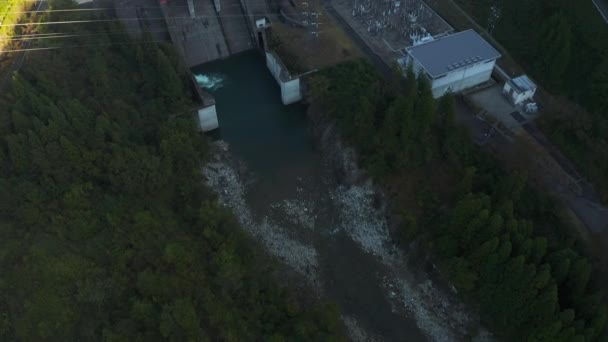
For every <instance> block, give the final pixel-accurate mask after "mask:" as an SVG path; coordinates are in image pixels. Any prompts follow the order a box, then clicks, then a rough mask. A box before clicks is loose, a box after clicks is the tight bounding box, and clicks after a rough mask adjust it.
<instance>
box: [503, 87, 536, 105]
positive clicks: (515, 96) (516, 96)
mask: <svg viewBox="0 0 608 342" xmlns="http://www.w3.org/2000/svg"><path fill="white" fill-rule="evenodd" d="M511 90H513V91H512V93H509V92H511ZM502 92H503V94H505V96H507V98H508V99H509V101H511V103H513V104H515V105H518V104H520V103H522V102H524V101H526V100H529V99H531V98H533V97H534V93H536V89H531V90H526V91H524V92H521V93H520V92H518V91H517V90H516V89H515V88H513V87H511V85H510V84H509V83H508V82H507V83H505V85H504V87H503V88H502Z"/></svg>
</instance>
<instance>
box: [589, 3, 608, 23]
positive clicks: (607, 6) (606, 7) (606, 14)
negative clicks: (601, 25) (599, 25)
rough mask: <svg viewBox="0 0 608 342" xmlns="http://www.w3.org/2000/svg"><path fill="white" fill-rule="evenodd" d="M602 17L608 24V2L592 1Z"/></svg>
mask: <svg viewBox="0 0 608 342" xmlns="http://www.w3.org/2000/svg"><path fill="white" fill-rule="evenodd" d="M592 1H593V4H594V5H595V7H596V8H597V10H598V11H599V12H600V15H601V16H602V17H603V18H604V20H606V22H607V23H608V0H592Z"/></svg>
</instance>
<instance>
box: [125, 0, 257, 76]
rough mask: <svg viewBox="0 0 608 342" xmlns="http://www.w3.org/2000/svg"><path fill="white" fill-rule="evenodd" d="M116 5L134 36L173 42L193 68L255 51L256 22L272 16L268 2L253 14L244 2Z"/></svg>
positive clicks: (172, 0) (169, 0)
mask: <svg viewBox="0 0 608 342" xmlns="http://www.w3.org/2000/svg"><path fill="white" fill-rule="evenodd" d="M114 4H115V8H116V12H117V14H118V17H119V18H121V19H125V20H124V21H123V22H124V23H125V24H126V26H127V29H128V30H129V33H130V34H132V35H133V36H141V35H142V34H143V33H144V32H147V33H150V34H151V35H152V37H153V39H154V40H155V41H167V40H170V41H171V42H172V43H173V45H174V46H175V48H176V50H177V51H178V52H179V54H180V55H181V57H182V59H183V61H184V64H185V65H186V66H187V67H189V68H191V67H193V66H196V65H200V64H203V63H207V62H211V61H214V60H217V59H223V58H227V57H229V56H231V55H234V54H237V53H240V52H243V51H246V50H250V49H253V48H255V47H256V39H255V29H256V28H255V26H254V19H253V18H254V16H256V17H263V16H264V15H265V14H266V13H269V9H268V8H267V7H266V5H265V2H256V3H255V6H254V8H255V10H254V11H251V10H247V9H246V7H245V5H246V3H245V2H244V1H241V0H114ZM256 13H260V15H256ZM134 18H136V19H137V20H133V19H134Z"/></svg>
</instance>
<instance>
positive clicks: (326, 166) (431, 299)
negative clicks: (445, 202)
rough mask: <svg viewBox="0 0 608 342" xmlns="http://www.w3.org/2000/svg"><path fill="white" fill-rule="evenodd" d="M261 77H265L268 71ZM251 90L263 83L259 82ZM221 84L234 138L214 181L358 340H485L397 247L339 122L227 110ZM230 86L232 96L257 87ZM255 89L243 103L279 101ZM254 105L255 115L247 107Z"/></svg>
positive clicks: (228, 133) (233, 77)
mask: <svg viewBox="0 0 608 342" xmlns="http://www.w3.org/2000/svg"><path fill="white" fill-rule="evenodd" d="M231 66H232V68H231V70H233V72H232V73H231V72H229V71H228V69H226V73H225V74H224V77H225V78H226V81H225V84H228V85H230V84H233V85H234V84H237V83H239V84H241V85H243V83H241V82H242V81H243V80H242V79H239V77H241V76H239V75H241V74H243V73H238V72H236V71H234V67H236V66H233V65H231ZM220 69H221V68H220ZM207 71H209V72H210V73H214V72H215V73H216V74H218V73H219V74H221V72H218V71H219V70H218V69H213V68H211V69H209V70H207ZM267 76H269V77H271V76H270V75H267ZM255 77H256V79H257V80H258V81H257V82H261V81H260V80H263V79H264V77H265V76H263V75H255ZM271 81H272V80H271ZM271 84H272V85H271ZM250 86H251V87H252V88H260V87H261V85H260V83H255V82H254V83H253V84H250ZM264 86H266V84H264ZM268 87H270V88H272V87H276V85H274V83H269V84H268ZM222 89H223V90H224V91H228V90H230V89H226V88H221V89H220V90H217V89H216V94H215V95H216V100H217V104H218V109H220V110H219V111H218V115H219V116H220V117H219V119H220V124H221V126H222V131H221V134H220V135H221V138H222V139H224V140H225V142H223V141H218V142H216V143H214V150H215V154H214V159H213V160H212V161H211V162H210V163H209V164H208V166H207V167H206V168H205V169H204V170H203V173H204V174H205V176H206V178H207V181H208V183H209V186H210V187H211V188H212V189H214V190H215V191H216V192H217V193H218V197H219V201H220V203H221V204H223V205H224V206H226V207H228V208H230V209H231V210H232V211H233V212H234V213H235V215H236V217H237V219H238V220H239V221H240V223H241V224H242V226H243V227H245V229H246V230H247V231H248V233H249V234H250V236H252V237H254V238H255V239H256V240H257V241H259V242H260V243H261V244H262V245H264V246H265V248H266V250H267V251H268V252H269V253H270V254H272V255H273V256H275V257H276V258H277V259H278V260H280V261H282V263H283V264H285V265H287V266H288V268H289V269H291V270H293V271H294V272H296V273H297V274H298V275H299V276H300V277H301V278H302V279H303V280H304V281H306V282H307V284H308V286H310V287H312V288H314V289H315V293H316V294H317V296H318V297H319V298H322V299H325V300H330V301H333V302H335V303H336V304H337V305H338V307H339V310H340V312H341V314H342V318H343V321H344V323H345V325H346V326H347V327H348V329H349V332H350V336H351V338H352V339H353V340H357V341H367V340H378V341H402V340H407V341H425V340H433V341H457V340H461V339H463V338H464V337H465V336H474V335H478V339H481V337H480V336H486V334H483V333H482V334H479V333H477V325H478V324H477V323H476V322H477V320H476V319H474V318H471V317H470V315H469V314H468V313H467V312H466V309H465V307H464V305H463V304H462V303H460V302H459V301H458V300H457V298H456V296H455V295H453V294H450V293H445V291H444V290H443V289H441V288H440V287H439V286H437V285H436V284H435V282H434V281H433V280H432V279H431V278H430V277H428V274H426V273H425V270H424V267H412V265H416V264H420V262H419V261H418V260H410V261H409V262H408V258H409V255H408V253H404V252H402V251H401V250H400V249H399V248H397V246H396V245H395V243H394V242H393V241H392V238H391V236H390V233H389V231H390V222H389V221H390V220H389V219H388V207H389V203H388V202H387V200H386V198H385V196H384V195H383V192H382V191H381V189H379V188H378V187H377V186H375V185H374V184H373V183H372V182H371V181H370V180H369V179H368V177H367V176H366V175H365V172H363V171H362V170H361V169H359V168H358V166H357V163H356V155H355V153H354V150H352V149H350V148H349V147H347V146H345V145H344V144H342V143H341V140H340V138H339V134H338V132H337V130H336V129H335V125H334V124H333V123H332V122H331V121H329V120H324V119H323V117H322V116H315V114H314V113H313V112H311V111H310V110H308V111H306V108H301V109H298V110H296V108H297V107H287V110H288V111H290V114H286V113H280V112H277V113H275V114H272V115H276V116H274V117H273V116H272V115H271V114H269V113H270V112H269V111H268V110H265V111H263V112H262V113H259V114H256V113H254V112H255V109H254V108H251V107H250V106H247V107H246V108H232V109H230V110H233V111H234V112H233V113H227V112H226V111H224V112H222V110H221V108H222V104H224V105H227V104H226V102H227V101H229V100H228V99H229V98H230V97H229V96H228V95H227V94H225V93H222ZM231 90H232V92H231V96H232V97H234V96H235V95H234V94H237V95H238V96H241V97H247V95H248V93H251V92H254V89H249V88H248V89H236V88H234V89H231ZM235 90H236V92H235ZM276 94H278V92H277V93H276ZM224 95H226V97H225V100H222V97H223V96H224ZM249 95H252V96H253V98H248V97H247V98H241V99H242V100H243V101H244V103H249V102H252V101H255V102H257V103H264V105H268V104H267V103H266V101H274V100H273V99H271V98H268V99H264V98H263V97H262V96H260V95H259V94H258V95H256V94H249ZM269 96H274V95H269ZM277 96H278V95H277ZM275 100H277V101H279V100H280V99H275ZM310 108H313V109H314V108H315V107H314V106H311V107H309V109H310ZM224 109H229V108H226V107H224ZM248 110H251V111H253V112H250V113H249V112H248V113H245V112H243V111H248ZM294 110H296V111H295V112H294ZM245 114H247V115H245ZM267 115H268V116H267ZM287 115H291V117H287ZM239 116H245V118H244V119H243V120H239V119H237V117H239ZM222 120H223V123H222ZM254 122H255V125H253V123H254ZM277 125H278V126H280V127H277ZM252 128H255V130H253V129H252ZM293 137H298V138H297V139H293ZM262 141H263V143H261V142H262ZM226 142H227V143H226ZM252 145H257V146H258V149H257V150H254V149H253V148H251V146H252ZM289 145H292V146H295V147H294V148H293V149H290V148H289ZM243 165H246V167H243ZM244 170H247V171H244ZM422 264H424V263H422Z"/></svg>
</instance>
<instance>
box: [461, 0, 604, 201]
mask: <svg viewBox="0 0 608 342" xmlns="http://www.w3.org/2000/svg"><path fill="white" fill-rule="evenodd" d="M457 2H459V3H460V4H462V5H463V6H464V7H465V9H467V10H468V11H469V12H470V13H472V14H473V16H474V17H475V19H476V21H477V22H479V23H480V24H481V25H482V26H483V27H487V28H488V30H489V31H490V32H491V33H492V34H493V35H494V37H495V38H496V39H498V41H500V43H501V44H503V45H504V46H505V48H507V49H508V50H509V52H511V53H512V54H513V55H514V57H515V58H516V59H518V60H519V61H520V62H521V63H522V64H523V65H524V67H525V68H526V69H527V70H529V72H530V73H531V74H532V75H533V76H534V77H535V78H536V79H538V80H539V81H541V83H542V85H543V86H544V87H545V88H547V90H549V91H550V92H552V93H553V94H555V95H558V96H563V97H565V98H568V99H570V100H573V101H574V102H575V103H577V104H579V105H581V106H582V107H583V108H584V109H585V110H581V109H580V108H577V107H576V106H572V105H568V104H566V103H564V102H563V101H560V102H559V103H556V104H546V105H551V106H550V107H549V108H547V110H548V112H547V113H546V114H545V115H544V116H543V117H542V120H541V126H542V128H543V130H544V131H545V133H546V134H547V135H548V136H549V137H550V138H551V140H552V141H553V142H554V143H555V144H557V145H558V146H559V147H560V149H561V150H562V152H564V154H565V155H566V156H568V158H569V159H570V160H572V161H573V162H575V163H576V164H577V165H578V168H579V170H580V171H581V172H582V173H583V174H585V175H587V177H589V178H590V180H591V181H592V182H593V183H594V185H596V187H597V188H598V190H599V191H600V192H601V195H602V198H603V200H604V201H608V141H607V140H606V137H607V136H608V96H607V94H608V25H607V24H606V22H605V21H604V20H603V19H602V17H601V16H600V14H599V13H598V12H597V9H596V8H595V7H594V5H593V3H592V1H569V0H558V1H530V0H509V1H499V0H458V1H457Z"/></svg>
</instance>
